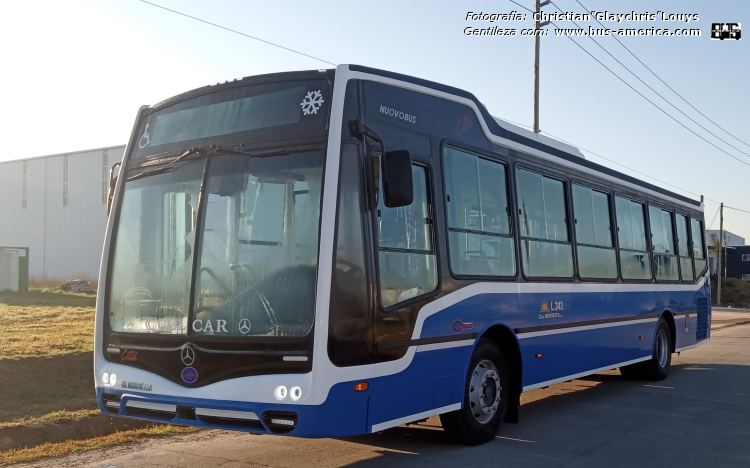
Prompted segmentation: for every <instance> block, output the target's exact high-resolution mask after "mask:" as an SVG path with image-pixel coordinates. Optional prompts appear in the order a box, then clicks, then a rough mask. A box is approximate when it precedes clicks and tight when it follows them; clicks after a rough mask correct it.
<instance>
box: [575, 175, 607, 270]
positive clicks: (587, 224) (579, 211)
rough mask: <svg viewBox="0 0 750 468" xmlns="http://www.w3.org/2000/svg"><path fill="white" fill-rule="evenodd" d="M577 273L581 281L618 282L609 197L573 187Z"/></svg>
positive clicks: (576, 186)
mask: <svg viewBox="0 0 750 468" xmlns="http://www.w3.org/2000/svg"><path fill="white" fill-rule="evenodd" d="M573 210H574V213H575V228H576V243H577V244H576V245H577V251H578V273H579V275H580V276H581V278H592V279H616V278H617V259H616V258H615V248H614V245H613V243H612V228H611V226H610V219H611V218H610V215H609V194H606V193H604V192H599V191H598V190H593V189H590V188H588V187H584V186H583V185H578V184H573Z"/></svg>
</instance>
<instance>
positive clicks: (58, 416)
mask: <svg viewBox="0 0 750 468" xmlns="http://www.w3.org/2000/svg"><path fill="white" fill-rule="evenodd" d="M99 414H100V411H99V410H98V409H90V410H78V411H65V410H61V411H53V412H51V413H47V414H45V415H44V416H39V417H29V416H25V417H22V418H18V419H14V420H13V421H8V422H0V429H1V428H4V427H19V426H41V425H43V424H59V423H63V422H71V421H76V422H77V421H82V420H84V419H86V418H88V417H91V416H96V415H99Z"/></svg>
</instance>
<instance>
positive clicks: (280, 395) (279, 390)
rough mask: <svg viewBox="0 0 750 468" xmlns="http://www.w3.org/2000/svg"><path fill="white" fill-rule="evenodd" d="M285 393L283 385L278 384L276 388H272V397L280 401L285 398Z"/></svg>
mask: <svg viewBox="0 0 750 468" xmlns="http://www.w3.org/2000/svg"><path fill="white" fill-rule="evenodd" d="M286 393H287V390H286V387H285V386H283V385H279V386H278V387H276V389H274V391H273V397H274V398H276V399H277V400H279V401H281V400H283V399H284V398H286Z"/></svg>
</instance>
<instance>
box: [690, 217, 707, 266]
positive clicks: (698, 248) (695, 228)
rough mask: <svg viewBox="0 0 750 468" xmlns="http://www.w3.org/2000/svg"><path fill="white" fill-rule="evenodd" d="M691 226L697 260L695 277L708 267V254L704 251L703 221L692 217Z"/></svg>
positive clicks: (694, 257) (694, 256) (694, 254)
mask: <svg viewBox="0 0 750 468" xmlns="http://www.w3.org/2000/svg"><path fill="white" fill-rule="evenodd" d="M690 228H691V231H692V234H693V261H694V262H695V279H698V277H699V276H700V275H701V274H703V270H705V269H706V256H705V254H704V252H703V223H702V222H700V221H699V220H697V219H695V218H690Z"/></svg>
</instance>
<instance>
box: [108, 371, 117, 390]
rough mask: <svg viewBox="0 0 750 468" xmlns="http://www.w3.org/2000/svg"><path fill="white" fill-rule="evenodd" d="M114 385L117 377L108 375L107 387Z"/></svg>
mask: <svg viewBox="0 0 750 468" xmlns="http://www.w3.org/2000/svg"><path fill="white" fill-rule="evenodd" d="M116 383H117V375H115V374H109V385H111V386H112V387H114V386H115V384H116Z"/></svg>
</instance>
